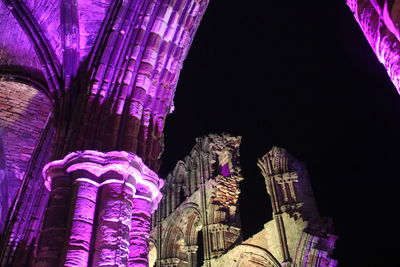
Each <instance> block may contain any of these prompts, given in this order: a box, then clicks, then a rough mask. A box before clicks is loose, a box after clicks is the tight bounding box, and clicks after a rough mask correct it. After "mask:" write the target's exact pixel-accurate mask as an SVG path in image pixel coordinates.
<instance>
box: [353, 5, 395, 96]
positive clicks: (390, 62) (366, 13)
mask: <svg viewBox="0 0 400 267" xmlns="http://www.w3.org/2000/svg"><path fill="white" fill-rule="evenodd" d="M347 5H348V6H349V7H350V9H351V11H352V12H353V13H354V17H355V19H356V20H357V22H358V23H359V25H360V27H361V29H362V31H363V32H364V34H365V37H366V38H367V40H368V42H369V44H370V45H371V48H372V49H373V50H374V52H375V54H376V56H377V57H378V59H379V61H380V62H381V63H382V64H383V65H384V66H385V68H386V70H387V72H388V75H389V77H390V79H391V80H392V82H393V84H394V86H395V87H396V88H397V91H398V92H399V93H400V61H399V58H400V43H399V41H400V12H399V9H400V1H398V0H380V1H378V0H347Z"/></svg>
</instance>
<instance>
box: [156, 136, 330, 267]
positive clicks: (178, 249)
mask: <svg viewBox="0 0 400 267" xmlns="http://www.w3.org/2000/svg"><path fill="white" fill-rule="evenodd" d="M239 144H240V138H237V137H231V136H229V135H226V134H224V135H221V136H219V135H209V136H206V137H204V138H198V139H196V145H195V147H194V148H193V149H192V151H191V152H190V153H189V155H188V156H187V157H185V159H184V160H183V161H179V162H178V164H177V165H176V167H175V169H174V170H173V172H172V173H171V174H170V175H169V176H168V177H167V179H166V186H165V188H164V192H163V193H164V198H163V201H162V204H161V205H160V208H159V211H158V213H157V216H156V217H155V218H154V220H155V221H154V223H153V231H152V234H153V241H154V242H153V243H154V248H153V254H152V255H153V256H152V257H153V259H152V261H151V262H152V263H154V265H155V266H157V267H166V266H168V267H180V266H181V267H184V266H185V267H189V266H190V267H195V266H205V267H219V266H228V267H236V266H238V267H245V266H255V267H256V266H260V267H261V266H264V267H279V266H292V267H295V266H306V267H315V266H319V267H328V266H329V267H334V266H336V264H337V261H336V260H334V259H332V258H331V257H330V255H331V252H332V250H333V249H334V245H335V241H336V238H337V237H336V236H334V235H332V234H331V232H332V230H331V223H330V221H329V220H327V219H325V218H321V217H320V216H319V214H318V210H317V208H316V203H315V200H314V196H313V191H312V188H311V184H310V180H309V177H308V172H307V169H306V168H305V165H304V164H303V163H302V162H300V161H298V160H297V159H295V158H294V157H292V156H291V155H290V154H289V153H287V152H286V151H285V150H284V149H282V148H278V147H273V148H272V149H271V150H270V151H269V152H268V153H267V154H266V155H265V156H264V157H262V159H260V161H259V162H258V166H259V167H260V168H261V171H262V174H263V176H264V177H265V183H266V192H268V194H269V195H270V198H271V206H272V210H273V220H271V221H269V222H267V223H266V224H265V225H264V228H263V229H262V230H261V231H260V232H258V233H257V234H255V235H254V236H252V237H250V238H249V239H247V240H245V241H242V239H241V225H240V218H239V212H238V203H237V201H238V196H239V193H240V189H239V181H240V180H242V179H243V178H242V176H241V175H240V167H239ZM255 212H257V211H256V207H255ZM200 231H201V232H200ZM198 233H201V235H202V237H203V238H202V240H200V239H199V238H198ZM200 242H203V243H200ZM200 247H202V248H203V250H204V262H197V259H198V258H202V257H198V256H199V255H198V253H200V250H199V248H200Z"/></svg>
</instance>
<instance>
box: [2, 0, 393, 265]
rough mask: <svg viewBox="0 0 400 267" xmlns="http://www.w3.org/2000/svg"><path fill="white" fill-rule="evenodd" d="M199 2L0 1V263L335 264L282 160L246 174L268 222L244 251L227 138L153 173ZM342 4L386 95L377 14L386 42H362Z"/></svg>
mask: <svg viewBox="0 0 400 267" xmlns="http://www.w3.org/2000/svg"><path fill="white" fill-rule="evenodd" d="M208 2H209V1H208V0H18V1H17V0H1V1H0V25H7V27H4V26H3V27H0V40H1V42H0V43H1V44H0V89H1V90H0V123H1V124H0V127H1V128H4V129H5V130H4V131H0V154H1V157H0V189H1V190H0V203H1V204H2V205H1V207H0V208H1V209H0V211H1V213H0V215H1V216H0V219H1V220H0V231H2V232H1V233H0V234H1V242H0V266H29V267H30V266H37V267H55V266H71V267H72V266H79V267H89V266H93V267H94V266H121V267H122V266H134V267H147V266H152V267H153V266H156V267H197V266H199V265H202V266H206V267H219V266H232V267H234V266H235V267H236V266H238V267H242V266H253V265H254V264H255V263H257V264H258V266H273V267H281V266H288V265H291V264H293V266H307V267H315V266H318V267H328V266H329V267H334V266H336V263H337V261H336V260H334V259H332V258H331V257H330V253H331V252H332V250H333V248H334V243H335V240H336V237H335V236H334V235H333V234H331V230H330V224H329V223H326V222H325V221H324V220H323V219H322V218H320V217H319V215H318V212H317V209H316V207H315V205H314V199H313V197H312V189H311V186H310V183H309V182H308V176H307V175H306V170H305V169H304V168H303V167H300V168H298V166H299V164H298V161H297V160H295V159H294V158H293V157H292V156H290V155H289V154H288V153H287V152H286V151H285V150H283V149H280V148H273V149H272V150H271V151H270V152H268V153H267V155H266V156H264V157H263V158H262V160H260V162H259V166H260V167H261V170H262V174H263V175H264V178H265V181H266V185H267V190H266V193H267V192H268V193H269V194H270V196H271V204H272V206H273V212H274V213H273V216H274V219H273V220H271V221H269V222H267V223H266V224H265V225H264V229H262V230H261V231H260V232H259V233H257V234H256V235H254V236H253V237H252V238H250V239H248V240H244V241H243V237H242V230H241V222H240V214H239V209H238V201H239V194H240V189H239V183H240V181H242V180H243V179H244V177H242V174H241V168H240V164H239V146H240V141H241V137H233V136H230V135H228V134H222V135H218V134H209V135H208V136H206V137H204V138H197V139H196V145H195V147H194V148H193V150H192V152H191V153H190V154H189V155H188V156H187V157H185V159H184V160H182V161H179V162H178V164H177V166H176V168H175V169H174V171H173V173H171V174H170V175H169V176H168V177H167V178H166V179H165V180H162V179H160V178H159V177H158V175H157V174H156V173H157V172H158V171H159V168H160V160H159V159H160V156H161V153H162V151H163V147H164V143H163V129H164V124H165V121H166V117H167V116H168V114H170V113H171V112H173V110H174V103H173V99H174V95H175V90H176V87H177V84H178V80H179V75H180V71H181V69H182V66H183V63H184V60H185V58H186V56H187V54H188V52H189V49H190V46H191V43H192V41H193V38H194V36H195V34H196V31H197V29H198V27H199V24H200V21H201V20H202V17H203V14H204V12H205V10H206V8H207V6H208ZM356 2H357V3H358V2H363V1H355V0H354V1H351V0H349V3H350V5H351V6H352V7H353V10H354V12H356V11H355V10H356V9H357V12H358V13H357V14H356V15H357V16H358V15H359V18H360V19H359V21H360V22H361V23H360V24H361V25H362V27H363V30H364V31H366V32H368V34H370V33H371V36H372V37H369V40H370V42H371V43H372V44H377V45H384V49H381V47H380V48H379V49H376V50H375V51H376V52H377V51H378V52H379V51H383V53H382V54H381V55H380V56H381V57H380V58H381V60H382V62H384V64H385V66H387V68H388V70H389V74H390V75H391V77H392V79H393V81H394V83H395V84H396V86H398V87H400V85H399V84H400V82H399V79H398V77H399V76H398V70H400V67H399V66H400V65H399V64H398V62H397V61H396V60H395V59H397V58H396V56H397V55H400V54H399V53H397V50H396V49H397V48H395V47H396V46H395V45H392V44H397V41H396V40H397V39H395V38H397V36H398V31H396V28H393V27H392V26H393V25H389V24H388V23H390V21H391V20H390V19H387V16H386V15H385V14H386V13H385V12H386V11H385V12H383V13H382V12H381V13H382V14H383V15H382V16H383V19H384V21H385V23H387V25H386V26H387V29H390V31H391V33H389V32H387V34H388V36H389V37H388V38H387V39H385V41H382V40H383V38H381V39H379V38H377V37H376V36H375V35H374V34H375V33H376V29H375V28H376V25H375V24H374V25H372V24H371V25H370V24H368V23H364V22H365V21H367V22H368V19H370V18H372V19H374V21H377V20H379V19H378V17H377V15H376V14H375V13H374V12H375V11H371V10H370V9H368V12H361V13H360V11H363V8H364V7H367V8H368V6H366V5H362V6H361V5H360V6H358V5H357V4H356ZM364 2H366V0H365V1H364ZM374 2H376V1H374ZM227 4H231V3H228V2H227ZM369 11H371V12H369ZM378 13H379V12H378ZM381 13H379V14H381ZM380 16H381V15H380ZM389 17H390V16H389ZM357 18H358V17H357ZM370 27H375V28H373V30H371V31H370V30H369V29H370ZM368 36H370V35H368ZM394 36H396V37H394ZM378 39H379V40H378ZM378 52H377V53H378ZM10 103H11V104H10ZM21 125H22V126H21ZM24 127H25V128H24ZM26 129H28V130H29V131H26ZM27 133H28V135H29V137H28V136H27ZM3 154H4V155H3ZM42 176H43V177H42ZM43 178H44V179H43ZM164 181H165V186H164ZM162 196H163V197H162ZM14 199H15V201H13V200H14ZM11 203H13V205H11ZM159 204H160V205H159ZM200 237H202V238H200ZM201 252H203V254H204V255H200V254H199V253H201ZM199 256H204V257H203V258H204V262H197V261H198V258H200V257H199Z"/></svg>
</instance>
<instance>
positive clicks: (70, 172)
mask: <svg viewBox="0 0 400 267" xmlns="http://www.w3.org/2000/svg"><path fill="white" fill-rule="evenodd" d="M43 176H44V178H45V185H46V187H47V189H49V190H50V191H51V192H50V199H49V202H48V206H47V211H46V214H45V218H44V224H43V229H42V234H41V236H40V240H39V247H38V255H37V260H36V265H37V266H57V265H58V264H62V265H63V266H147V265H148V259H147V251H148V248H147V244H148V238H149V233H150V218H151V213H152V212H154V210H155V209H156V208H157V205H158V203H159V201H160V199H161V193H160V191H159V190H160V188H161V187H162V186H163V180H161V179H159V178H158V176H157V174H155V173H154V172H153V171H151V170H150V169H149V168H148V167H147V166H145V165H144V164H143V162H142V160H141V159H140V158H139V157H138V156H136V155H135V154H133V153H127V152H123V151H112V152H108V153H101V152H98V151H92V150H87V151H83V152H74V153H71V154H69V155H67V156H66V157H65V158H64V159H62V160H56V161H53V162H50V163H49V164H47V165H46V166H45V168H44V170H43Z"/></svg>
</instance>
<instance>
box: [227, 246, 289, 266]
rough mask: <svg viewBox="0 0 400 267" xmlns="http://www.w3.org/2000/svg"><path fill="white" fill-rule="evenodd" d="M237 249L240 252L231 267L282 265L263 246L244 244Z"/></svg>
mask: <svg viewBox="0 0 400 267" xmlns="http://www.w3.org/2000/svg"><path fill="white" fill-rule="evenodd" d="M235 250H238V252H236V253H235V254H236V255H237V256H236V257H235V260H234V261H233V263H232V265H231V267H281V265H280V264H279V262H278V261H277V260H276V259H275V258H274V256H272V254H271V253H269V252H268V251H267V250H265V249H263V248H260V247H257V246H252V245H246V244H242V245H239V246H237V247H236V248H235Z"/></svg>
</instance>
